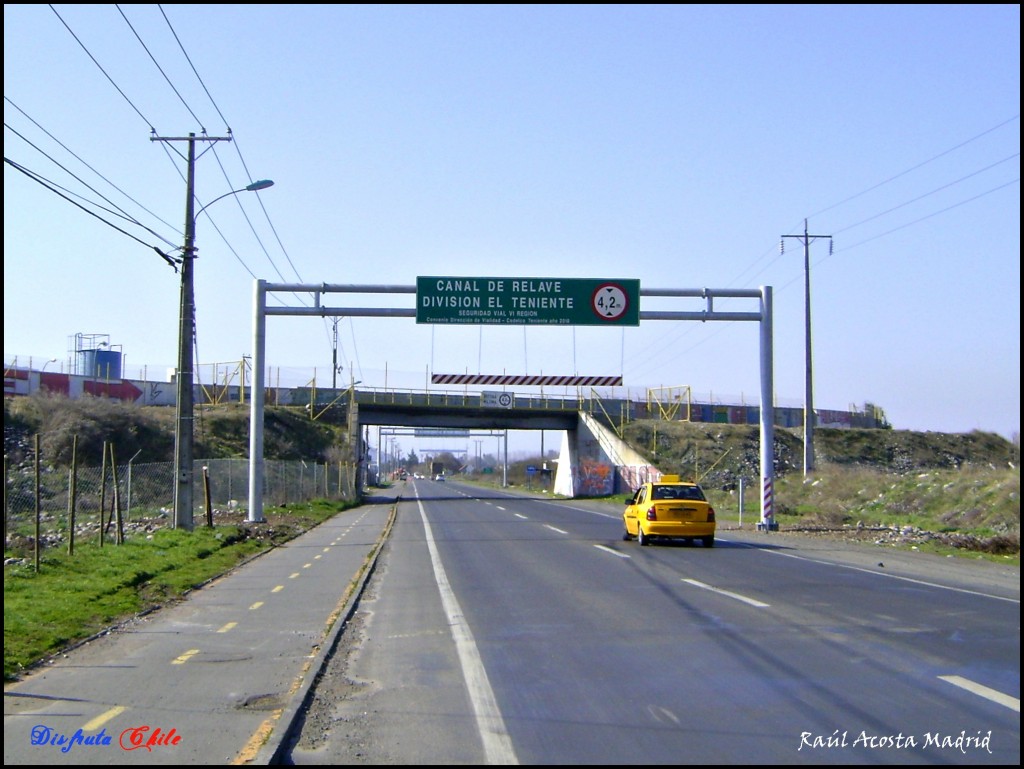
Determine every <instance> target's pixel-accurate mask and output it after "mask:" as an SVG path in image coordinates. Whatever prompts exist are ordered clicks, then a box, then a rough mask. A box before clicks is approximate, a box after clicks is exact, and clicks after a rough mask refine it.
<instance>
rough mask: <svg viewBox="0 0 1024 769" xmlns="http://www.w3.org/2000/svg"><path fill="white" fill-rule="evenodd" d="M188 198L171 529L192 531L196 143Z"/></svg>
mask: <svg viewBox="0 0 1024 769" xmlns="http://www.w3.org/2000/svg"><path fill="white" fill-rule="evenodd" d="M188 150H189V151H188V196H187V197H186V199H185V248H184V249H183V250H182V260H181V311H180V316H179V317H180V322H179V326H178V374H177V385H178V387H177V389H178V396H177V400H176V402H177V421H176V427H175V433H174V474H175V482H174V527H175V528H183V529H186V530H188V531H191V530H192V526H193V516H192V463H193V459H192V447H193V446H192V441H193V428H194V419H193V393H192V384H193V371H192V338H193V335H194V333H195V323H196V304H195V285H194V275H193V269H194V265H193V261H194V260H195V258H196V257H195V251H196V248H195V237H196V217H197V216H198V214H197V213H195V193H194V190H195V159H196V158H195V142H194V141H190V142H189V145H188ZM273 184H274V183H273V182H272V181H270V180H269V179H261V180H260V181H256V182H253V183H252V184H249V185H247V186H245V187H242V189H239V190H232V191H231V192H225V193H224V194H223V195H221V196H220V197H216V198H214V199H213V200H211V201H210V202H209V203H207V204H206V205H205V206H203V207H202V208H200V209H199V212H198V213H199V214H201V213H203V211H205V210H206V209H207V208H209V207H210V206H212V205H213V204H214V203H216V202H217V201H218V200H223V199H224V198H226V197H229V196H231V195H237V194H238V193H240V192H256V191H257V190H264V189H266V188H267V187H270V186H272V185H273Z"/></svg>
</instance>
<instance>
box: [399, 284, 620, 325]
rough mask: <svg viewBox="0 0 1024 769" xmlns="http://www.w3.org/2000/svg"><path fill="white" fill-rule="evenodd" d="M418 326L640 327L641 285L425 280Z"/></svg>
mask: <svg viewBox="0 0 1024 769" xmlns="http://www.w3.org/2000/svg"><path fill="white" fill-rule="evenodd" d="M416 322H417V323H478V324H479V323H494V324H517V325H557V326H638V325H640V281H639V280H635V279H621V280H600V279H595V278H455V277H419V278H417V279H416Z"/></svg>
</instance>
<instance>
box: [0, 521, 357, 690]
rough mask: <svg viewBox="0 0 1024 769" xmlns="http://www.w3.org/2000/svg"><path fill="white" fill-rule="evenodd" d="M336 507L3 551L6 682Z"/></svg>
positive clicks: (297, 530)
mask: <svg viewBox="0 0 1024 769" xmlns="http://www.w3.org/2000/svg"><path fill="white" fill-rule="evenodd" d="M344 507H345V506H344V505H342V504H340V503H338V502H326V501H324V502H314V503H311V504H309V505H304V506H303V505H300V506H291V507H289V508H288V509H283V508H268V509H267V510H266V511H265V515H266V518H267V523H259V524H253V523H250V524H244V523H243V524H233V525H218V526H214V527H212V528H207V527H199V526H197V527H196V529H195V530H194V531H191V532H189V531H185V530H183V529H158V530H157V531H154V532H152V533H151V534H148V535H136V536H134V537H129V538H127V539H126V540H125V542H124V544H121V545H115V544H112V543H110V542H108V543H107V544H105V545H103V546H100V545H99V543H98V542H85V543H80V544H79V543H76V545H75V551H74V554H73V555H68V553H67V550H66V549H57V548H50V549H46V550H44V551H43V552H42V554H41V555H40V559H39V568H38V571H37V570H36V563H35V557H34V554H33V553H25V552H10V551H8V552H5V560H7V559H9V558H20V559H21V560H20V561H19V562H18V563H16V564H12V565H8V566H6V567H5V569H4V680H5V681H9V680H12V679H13V678H15V677H16V676H17V675H18V673H19V672H20V671H22V670H24V669H25V668H27V667H29V666H31V665H33V664H35V663H37V662H39V661H40V660H42V659H45V658H46V657H48V656H50V655H52V654H54V653H57V652H60V651H61V650H63V649H66V648H67V647H68V646H71V645H73V644H75V643H76V642H79V641H82V640H84V639H86V638H89V637H91V636H93V635H95V634H96V633H98V632H101V631H103V630H105V629H107V628H109V627H111V626H112V625H116V624H118V623H120V622H122V621H124V620H126V619H129V618H131V617H133V616H137V615H139V614H142V613H144V612H146V611H149V610H152V609H153V608H156V607H158V606H161V605H163V604H166V603H168V602H171V601H174V600H177V599H179V598H181V597H182V596H184V595H185V594H186V593H188V592H189V591H190V590H193V589H195V588H197V587H199V586H201V585H202V584H203V583H205V582H208V581H209V580H211V579H213V578H215V577H217V576H220V575H222V574H224V573H226V572H228V571H230V570H231V569H232V568H233V567H235V566H237V565H238V564H240V563H242V562H243V561H245V560H246V559H248V558H250V557H252V556H255V555H257V554H259V553H262V552H265V551H267V550H269V549H271V548H273V547H275V546H277V545H279V544H281V543H283V542H286V541H288V540H290V539H292V538H294V537H295V536H297V535H299V534H301V533H302V532H304V531H307V530H308V529H310V528H311V527H313V526H315V525H317V524H318V523H321V522H322V521H324V520H326V519H328V518H330V517H331V516H333V515H335V514H337V513H338V512H340V511H341V510H343V509H344Z"/></svg>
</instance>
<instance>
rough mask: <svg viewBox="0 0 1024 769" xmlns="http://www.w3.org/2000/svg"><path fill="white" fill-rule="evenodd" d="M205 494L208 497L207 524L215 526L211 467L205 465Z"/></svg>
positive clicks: (211, 526)
mask: <svg viewBox="0 0 1024 769" xmlns="http://www.w3.org/2000/svg"><path fill="white" fill-rule="evenodd" d="M203 494H204V495H205V498H206V525H207V526H209V527H210V528H211V529H212V528H213V504H212V503H211V502H210V468H209V467H207V466H206V465H203Z"/></svg>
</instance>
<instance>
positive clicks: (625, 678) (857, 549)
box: [4, 481, 1020, 765]
mask: <svg viewBox="0 0 1024 769" xmlns="http://www.w3.org/2000/svg"><path fill="white" fill-rule="evenodd" d="M395 492H396V493H397V494H400V495H401V496H400V500H399V501H398V502H395V501H394V500H389V499H379V500H374V501H373V502H374V503H373V504H368V505H366V506H364V507H361V508H358V509H356V510H352V511H346V512H345V513H342V514H340V515H339V516H337V517H336V518H334V519H332V520H331V521H329V522H327V523H326V524H324V525H321V526H320V527H318V528H317V529H315V530H313V531H311V532H309V533H307V534H306V535H304V536H302V537H300V538H298V539H296V540H294V541H293V542H291V543H289V544H288V545H286V546H284V547H281V548H278V549H276V550H274V551H272V552H270V553H268V554H267V555H265V556H262V557H260V558H257V559H255V560H254V561H252V562H250V563H249V564H247V565H246V566H244V567H242V568H240V569H238V570H236V571H235V572H233V573H232V574H231V575H228V576H227V577H225V578H223V579H221V580H218V581H217V582H215V583H213V584H211V585H209V586H207V587H204V588H203V589H201V590H198V591H196V592H195V593H193V594H192V596H191V597H190V598H189V599H188V600H187V601H185V602H184V603H182V604H180V605H178V606H174V607H168V608H166V609H164V610H162V611H160V612H157V613H155V614H154V615H151V616H150V617H147V618H145V619H143V620H140V621H139V622H136V623H133V624H132V625H130V626H128V627H125V628H123V629H120V630H119V631H117V632H114V633H111V634H108V635H106V636H103V637H102V638H99V639H96V640H94V641H93V642H91V643H89V644H87V645H85V646H83V647H80V648H79V649H76V650H75V651H73V652H71V653H69V654H68V655H67V657H66V658H65V659H63V660H61V661H59V662H57V663H56V664H54V665H52V666H49V667H47V668H45V669H43V670H41V671H39V672H38V673H35V674H33V675H31V676H29V677H28V678H26V679H25V680H24V681H22V682H19V683H17V684H15V685H13V686H8V687H5V696H4V762H5V764H37V763H38V764H98V763H108V764H130V763H145V764H152V763H165V764H179V765H184V764H232V763H256V764H268V763H295V764H310V763H320V764H341V763H348V764H406V763H407V764H467V765H479V764H486V763H502V764H514V763H522V764H558V763H565V764H617V763H622V764H668V763H671V764H708V763H716V764H717V763H739V764H744V763H756V764H786V765H792V764H797V763H807V764H821V763H828V764H860V763H885V764H888V763H924V764H947V763H949V764H1000V765H1001V764H1010V765H1018V764H1019V758H1020V716H1019V698H1020V575H1019V569H1017V568H1010V567H1002V566H998V565H994V564H991V563H988V562H974V561H964V560H962V559H943V558H938V557H935V556H931V555H926V554H921V553H904V552H898V551H895V550H884V549H880V548H872V547H865V546H859V545H849V544H844V543H837V542H834V541H831V540H824V539H813V538H807V537H801V536H795V535H788V534H785V533H782V532H773V533H764V532H756V531H750V530H744V531H722V532H720V538H719V544H718V546H716V547H715V548H710V549H706V548H703V547H701V546H699V545H698V546H694V547H682V546H678V545H674V544H664V545H657V546H653V547H648V548H641V547H640V546H639V545H638V544H637V543H636V542H624V541H622V539H621V530H622V529H621V521H620V519H619V512H620V511H619V509H618V507H616V506H613V505H609V504H606V503H598V502H586V501H555V500H548V499H536V498H528V497H523V496H520V495H515V494H507V493H504V492H499V491H481V490H479V489H474V488H472V487H468V486H461V485H460V484H456V483H446V484H444V483H436V482H433V481H415V482H413V481H409V482H407V483H406V484H402V485H400V486H398V487H396V489H395ZM533 496H534V497H536V495H533ZM80 729H81V730H82V731H81V732H80V735H81V737H80V738H76V737H75V736H74V735H75V734H76V733H78V730H80ZM157 729H160V730H161V731H160V733H159V737H158V739H156V740H154V743H153V744H151V745H149V746H148V747H147V746H146V745H145V743H146V740H147V739H151V738H152V737H153V735H154V733H155V731H156V730H157ZM171 730H173V732H172V731H171ZM33 735H35V739H34V738H33ZM97 736H99V739H97ZM60 737H63V738H64V739H65V742H64V744H57V743H58V740H59V738H60ZM103 738H107V739H108V740H109V742H104V739H103ZM90 740H91V742H90V744H84V743H85V742H89V741H90ZM133 741H134V742H133ZM69 742H70V743H71V745H70V747H69V748H68V749H67V750H66V751H65V750H64V748H65V747H68V744H69ZM97 743H103V744H97ZM136 746H138V747H136ZM129 748H134V749H129Z"/></svg>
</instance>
